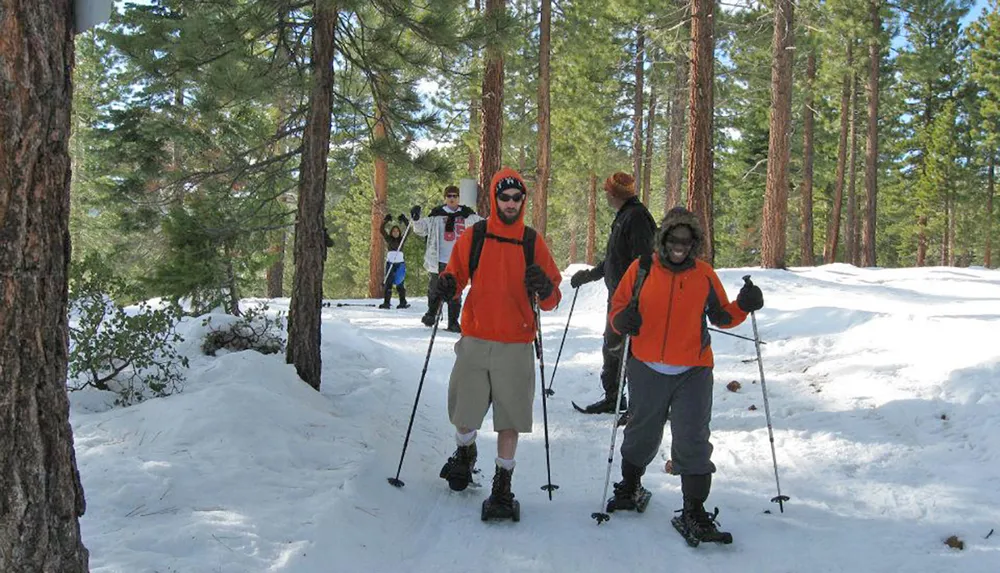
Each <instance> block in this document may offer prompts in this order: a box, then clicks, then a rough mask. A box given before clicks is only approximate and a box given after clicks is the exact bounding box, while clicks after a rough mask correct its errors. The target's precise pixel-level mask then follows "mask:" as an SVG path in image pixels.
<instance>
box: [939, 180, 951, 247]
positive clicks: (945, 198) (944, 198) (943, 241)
mask: <svg viewBox="0 0 1000 573" xmlns="http://www.w3.org/2000/svg"><path fill="white" fill-rule="evenodd" d="M941 195H942V197H941V203H942V207H943V209H942V210H943V211H944V225H942V226H941V252H940V253H939V255H940V257H941V258H940V259H939V260H938V264H939V265H941V266H942V267H946V266H948V221H949V217H948V215H949V210H948V189H947V188H945V189H943V190H942V191H941Z"/></svg>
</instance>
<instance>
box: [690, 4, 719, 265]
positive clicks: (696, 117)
mask: <svg viewBox="0 0 1000 573" xmlns="http://www.w3.org/2000/svg"><path fill="white" fill-rule="evenodd" d="M691 5H692V14H691V89H690V106H689V107H690V118H691V119H690V123H689V128H688V172H687V180H688V192H687V208H688V210H690V211H691V212H692V213H694V214H695V216H697V217H698V220H699V221H700V222H701V225H702V228H703V229H704V232H705V244H704V245H702V250H701V254H700V257H701V258H702V259H703V260H705V261H706V262H708V263H709V264H712V265H714V264H715V232H714V225H713V216H712V201H713V192H714V188H713V186H714V182H713V179H712V177H713V173H714V166H713V164H714V152H713V147H712V116H713V113H714V109H715V95H714V91H713V90H714V86H713V82H714V80H715V2H714V0H692V2H691Z"/></svg>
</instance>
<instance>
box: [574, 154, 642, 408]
mask: <svg viewBox="0 0 1000 573" xmlns="http://www.w3.org/2000/svg"><path fill="white" fill-rule="evenodd" d="M604 191H605V193H606V195H607V199H608V205H610V206H611V207H612V208H613V209H615V210H616V211H617V212H618V214H617V215H615V221H614V223H612V224H611V234H610V235H608V246H607V248H606V249H605V251H604V260H603V261H601V262H599V263H597V264H596V265H594V268H592V269H587V270H582V271H578V272H577V273H576V274H574V275H573V278H572V279H570V285H572V287H573V288H579V287H580V286H582V285H584V284H587V283H589V282H593V281H597V280H600V279H602V278H603V279H604V284H605V285H606V286H607V287H608V310H610V309H611V297H612V295H614V293H615V289H616V288H618V282H619V281H621V278H622V275H624V274H625V270H626V269H628V266H629V265H630V264H632V261H634V260H635V259H637V258H639V257H640V256H641V255H644V254H647V253H650V252H652V250H653V235H654V234H655V233H656V221H655V220H654V219H653V216H652V215H650V214H649V210H648V209H646V206H645V205H643V204H642V203H641V202H640V201H639V198H638V197H636V196H635V181H634V180H633V179H632V176H631V175H628V174H627V173H622V172H620V171H619V172H618V173H615V174H614V175H612V176H611V177H608V179H607V181H605V182H604ZM621 343H622V337H621V336H619V335H618V334H617V333H616V332H615V331H614V329H613V328H611V325H610V324H605V326H604V344H603V346H602V347H601V352H602V353H603V354H604V366H603V367H602V368H601V386H602V387H603V388H604V398H601V399H600V400H598V401H597V402H594V403H593V404H591V405H589V406H587V407H586V408H584V409H583V412H585V413H587V414H604V413H613V412H614V411H615V398H616V397H617V396H618V372H619V370H620V369H621ZM621 406H622V410H623V411H624V410H625V409H626V408H627V403H626V399H625V395H624V394H622V405H621Z"/></svg>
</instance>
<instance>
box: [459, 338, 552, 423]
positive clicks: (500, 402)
mask: <svg viewBox="0 0 1000 573" xmlns="http://www.w3.org/2000/svg"><path fill="white" fill-rule="evenodd" d="M455 354H457V355H458V356H457V358H456V359H455V366H454V367H453V368H452V370H451V379H450V380H449V381H448V417H449V418H450V419H451V423H452V424H454V425H455V426H457V427H459V428H470V429H476V430H478V429H479V428H481V427H482V425H483V419H484V418H485V417H486V411H487V410H489V408H490V404H492V405H493V429H494V431H497V432H499V431H500V430H516V431H517V432H519V433H528V432H531V424H532V417H531V410H532V405H533V403H534V401H535V358H534V348H533V347H532V345H531V343H530V342H527V343H526V342H514V343H508V342H493V341H491V340H483V339H481V338H473V337H471V336H463V337H462V338H460V339H459V341H458V342H457V343H456V344H455Z"/></svg>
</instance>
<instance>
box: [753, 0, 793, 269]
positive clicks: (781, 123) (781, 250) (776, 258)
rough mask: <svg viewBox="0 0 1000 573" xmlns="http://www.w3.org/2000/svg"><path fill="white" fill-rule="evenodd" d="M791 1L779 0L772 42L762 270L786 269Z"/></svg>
mask: <svg viewBox="0 0 1000 573" xmlns="http://www.w3.org/2000/svg"><path fill="white" fill-rule="evenodd" d="M793 21H794V13H793V5H792V0H778V2H777V3H776V5H775V10H774V38H773V40H772V42H771V52H772V60H771V121H770V130H769V131H770V135H769V136H768V152H767V187H766V191H765V194H764V213H763V233H762V235H761V266H763V267H764V268H771V269H776V268H784V267H785V266H786V264H785V245H786V243H785V234H786V231H787V229H788V162H789V158H790V155H791V131H792V61H793V58H792V54H793V52H792V49H793V48H794V47H795V39H794V36H793V33H792V32H793V30H792V26H793Z"/></svg>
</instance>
